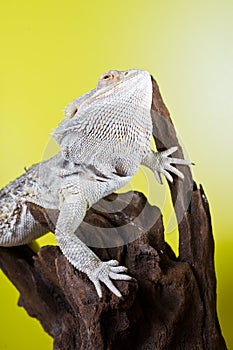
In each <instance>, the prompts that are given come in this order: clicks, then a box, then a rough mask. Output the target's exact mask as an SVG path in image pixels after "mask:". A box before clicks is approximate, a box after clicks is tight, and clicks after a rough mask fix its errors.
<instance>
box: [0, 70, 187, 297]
mask: <svg viewBox="0 0 233 350" xmlns="http://www.w3.org/2000/svg"><path fill="white" fill-rule="evenodd" d="M151 101H152V82H151V77H150V75H149V73H148V72H146V71H141V70H136V69H132V70H127V71H122V72H120V71H116V70H113V71H109V72H107V73H105V74H103V75H102V76H101V77H100V80H99V82H98V84H97V87H96V89H94V90H91V91H90V92H88V93H86V94H85V95H83V96H81V97H79V98H77V99H75V100H74V101H72V102H71V103H70V104H69V105H68V107H67V108H66V118H65V119H64V120H63V121H62V122H61V123H60V125H59V126H58V128H57V129H56V130H55V132H54V134H53V135H52V136H53V137H54V139H55V140H56V141H57V142H58V144H59V145H60V148H61V151H60V152H59V153H58V154H57V155H56V156H55V157H53V158H51V159H49V160H47V161H45V162H41V163H40V164H37V165H35V166H33V167H31V168H30V169H29V170H28V171H27V172H26V173H25V174H24V175H22V176H21V177H19V178H18V179H16V180H15V181H14V182H11V183H10V184H9V185H8V186H6V187H5V188H4V189H2V190H1V192H0V205H1V206H0V220H1V221H0V245H1V246H15V245H20V244H25V243H28V242H30V241H32V240H33V239H35V238H37V237H39V236H41V235H43V234H45V233H46V230H45V229H44V228H43V227H42V226H40V224H39V223H38V222H36V221H35V220H34V218H33V217H32V215H31V214H30V212H29V210H28V208H27V206H26V203H25V202H26V201H29V202H32V203H36V204H38V205H40V206H42V207H43V208H50V209H58V210H59V217H58V220H57V223H56V230H55V235H56V240H57V243H58V245H59V247H60V248H61V250H62V252H63V254H64V255H65V256H66V258H67V259H68V260H69V261H70V263H71V264H72V265H73V266H74V267H76V268H77V269H79V270H80V271H83V272H84V273H86V274H87V276H88V277H89V278H90V280H91V281H92V282H93V283H94V285H95V288H96V291H97V293H98V295H99V297H101V296H102V290H101V285H100V282H103V283H104V284H105V285H106V286H107V287H108V288H109V289H110V290H111V291H112V292H113V293H114V294H116V295H117V296H119V297H120V296H121V293H120V291H119V290H118V289H117V288H116V287H115V285H114V284H113V282H112V280H129V279H130V278H131V277H130V276H128V275H126V274H124V272H126V271H127V269H126V267H124V266H118V262H117V261H116V260H111V261H107V262H102V261H101V260H100V259H99V258H98V257H97V256H96V255H95V254H94V253H93V252H92V251H91V250H90V249H89V248H88V247H87V246H86V245H85V244H84V243H83V242H82V241H80V240H79V239H78V237H77V236H76V235H75V231H76V230H77V228H78V226H79V225H80V224H81V222H82V220H83V218H84V216H85V214H86V211H87V209H88V208H90V207H91V206H92V205H93V204H94V203H96V202H97V201H98V200H99V199H101V198H103V197H105V196H107V195H108V194H110V193H112V192H114V191H115V190H117V189H119V188H121V187H122V186H124V185H125V184H126V183H127V182H129V181H130V180H131V178H132V176H133V175H134V174H135V173H136V172H137V171H138V169H139V166H140V164H143V165H146V166H147V167H149V168H150V169H152V171H153V172H154V174H155V176H156V179H157V180H158V181H159V182H160V183H161V182H162V181H161V176H160V174H163V175H164V176H165V177H166V178H167V179H168V180H169V181H173V178H172V176H171V174H170V173H174V174H175V175H177V176H178V177H180V178H181V179H182V178H183V174H182V173H181V172H180V171H179V170H177V169H176V168H175V167H173V166H172V165H171V164H181V165H187V164H190V163H189V162H188V161H185V160H183V159H177V158H170V157H168V156H169V155H171V154H172V153H173V152H175V151H176V149H177V148H176V147H172V148H170V149H169V150H167V151H165V152H157V153H155V152H153V151H152V150H151V148H150V140H151V136H152V120H151V115H150V108H151Z"/></svg>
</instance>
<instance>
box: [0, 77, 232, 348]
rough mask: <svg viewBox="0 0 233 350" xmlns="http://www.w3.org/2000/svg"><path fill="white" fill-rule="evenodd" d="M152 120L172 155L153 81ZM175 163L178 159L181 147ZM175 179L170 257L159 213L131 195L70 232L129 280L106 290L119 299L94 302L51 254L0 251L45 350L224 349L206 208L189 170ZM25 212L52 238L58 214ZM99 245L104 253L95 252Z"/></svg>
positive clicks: (159, 141) (171, 134) (81, 281)
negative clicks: (47, 345)
mask: <svg viewBox="0 0 233 350" xmlns="http://www.w3.org/2000/svg"><path fill="white" fill-rule="evenodd" d="M152 119H153V125H154V137H155V141H156V145H157V148H158V149H159V150H162V149H165V148H168V147H170V146H174V145H178V146H179V143H178V140H177V137H176V133H175V130H174V126H173V124H172V122H171V119H170V116H169V112H168V110H167V108H166V107H165V105H164V103H163V101H162V98H161V95H160V92H159V89H158V86H157V84H156V82H155V81H154V80H153V103H152ZM177 155H178V156H180V157H182V155H183V154H182V150H181V147H180V146H179V150H178V151H177ZM182 171H183V172H184V173H185V180H184V181H183V182H182V181H180V180H178V179H177V178H175V180H174V183H173V184H172V185H170V191H171V197H172V200H173V204H174V208H175V211H176V214H177V221H178V228H179V257H178V258H177V257H176V256H175V254H174V253H173V251H172V249H171V248H170V247H169V246H168V244H167V243H166V242H165V240H164V229H163V221H162V216H161V214H160V211H159V209H158V208H156V207H153V206H150V205H149V203H148V202H147V200H146V198H145V197H144V195H142V194H141V193H138V192H134V193H133V192H129V193H126V194H121V195H111V196H109V197H107V198H106V199H105V200H102V201H101V202H100V203H98V204H97V205H96V206H95V207H94V208H92V209H90V210H89V211H88V213H87V215H86V217H85V220H84V223H83V224H82V225H81V226H80V228H79V230H78V235H79V237H80V238H82V239H83V240H85V241H86V242H89V243H91V244H92V245H93V246H95V248H93V250H94V251H95V252H96V254H97V255H98V256H99V257H100V258H101V259H103V260H106V259H111V258H114V259H117V260H119V261H120V263H121V264H122V265H126V266H127V267H128V270H129V274H130V275H131V276H133V277H134V279H133V280H132V281H129V282H125V281H116V282H115V283H116V285H117V287H118V288H119V289H120V290H121V292H122V295H123V298H122V299H119V298H117V297H116V296H114V295H113V294H112V293H111V292H110V291H108V290H107V288H105V287H103V299H102V300H101V301H100V300H99V299H98V297H97V294H96V292H95V290H94V286H93V284H92V283H91V282H90V281H89V280H88V278H87V277H86V276H85V275H84V274H82V273H81V272H78V271H76V270H75V269H74V268H73V267H72V266H71V265H70V264H69V263H68V261H67V260H66V258H65V257H64V256H63V255H62V253H61V251H60V250H59V248H58V247H51V246H47V247H43V248H41V249H40V250H39V252H38V254H36V253H34V252H33V251H32V250H31V249H30V248H29V247H27V246H22V247H14V248H0V266H1V268H2V269H3V271H4V272H5V274H6V275H7V276H8V278H9V279H10V280H11V281H12V283H14V285H15V286H16V287H17V289H18V290H19V291H20V295H21V296H20V300H19V305H21V306H23V307H24V308H25V309H26V310H27V312H28V313H29V315H30V316H32V317H36V318H37V319H38V320H39V321H40V322H41V324H42V326H43V327H44V329H45V331H46V332H48V333H49V334H51V335H52V337H54V349H56V350H58V349H62V350H63V349H69V350H72V349H98V350H99V349H114V350H115V349H121V350H122V349H145V350H149V349H153V350H154V349H159V350H160V349H172V350H173V349H174V350H175V349H188V350H192V349H210V350H212V349H221V350H223V349H226V345H225V342H224V339H223V337H222V334H221V330H220V326H219V323H218V317H217V312H216V277H215V270H214V240H213V235H212V228H211V218H210V212H209V206H208V201H207V199H206V196H205V194H204V191H203V189H202V187H201V186H200V188H199V189H198V188H197V186H196V185H195V184H194V185H193V180H192V176H191V172H190V170H189V169H188V167H186V168H185V167H182ZM28 206H29V207H30V210H31V212H32V213H33V215H34V216H35V217H36V218H37V219H38V220H40V222H43V224H45V225H47V226H48V227H49V229H50V230H51V231H54V225H55V222H56V218H57V214H58V213H57V212H54V211H50V212H48V211H47V212H45V210H43V209H42V208H40V207H38V206H35V205H32V204H28ZM110 208H111V210H108V209H110ZM110 229H111V230H110ZM126 243H127V244H126ZM102 246H104V247H107V248H102V249H101V248H96V247H102Z"/></svg>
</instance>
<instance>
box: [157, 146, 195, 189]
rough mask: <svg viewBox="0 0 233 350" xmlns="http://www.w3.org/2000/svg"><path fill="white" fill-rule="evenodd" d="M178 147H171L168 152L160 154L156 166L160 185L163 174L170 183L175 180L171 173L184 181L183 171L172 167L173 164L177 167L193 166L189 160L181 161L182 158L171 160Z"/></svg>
mask: <svg viewBox="0 0 233 350" xmlns="http://www.w3.org/2000/svg"><path fill="white" fill-rule="evenodd" d="M177 149H178V147H176V146H175V147H171V148H169V149H167V150H166V151H163V152H160V153H159V154H158V159H157V164H156V170H155V176H156V179H157V181H158V182H159V183H161V184H162V179H161V175H160V174H163V175H164V176H165V177H166V178H167V180H168V181H170V182H173V178H172V176H171V174H170V173H169V171H170V172H171V173H173V174H175V175H176V176H178V177H179V178H180V179H181V180H183V179H184V175H183V174H182V172H181V171H179V170H178V169H177V168H175V167H174V166H172V165H171V164H176V165H190V164H192V163H191V162H190V161H189V160H185V159H181V158H170V157H169V155H171V154H172V153H174V152H176V151H177Z"/></svg>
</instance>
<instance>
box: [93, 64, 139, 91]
mask: <svg viewBox="0 0 233 350" xmlns="http://www.w3.org/2000/svg"><path fill="white" fill-rule="evenodd" d="M139 72H142V71H139V70H138V69H130V70H125V71H118V70H109V71H107V72H106V73H103V74H102V75H101V76H100V79H99V81H98V83H97V86H96V89H97V90H99V89H102V88H106V87H108V86H111V85H114V84H115V83H119V82H120V81H123V80H128V79H130V78H132V77H133V76H135V75H137V74H138V73H139Z"/></svg>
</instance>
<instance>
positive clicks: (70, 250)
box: [55, 181, 131, 298]
mask: <svg viewBox="0 0 233 350" xmlns="http://www.w3.org/2000/svg"><path fill="white" fill-rule="evenodd" d="M104 185H105V184H104V183H97V182H96V183H95V182H93V181H89V183H86V185H85V187H84V190H82V189H80V191H78V192H77V189H76V191H75V190H71V189H69V190H68V191H67V190H65V191H64V190H63V200H64V201H63V203H62V205H61V208H60V214H59V217H58V221H57V224H56V230H55V235H56V240H57V243H58V245H59V247H60V249H61V250H62V252H63V254H64V255H65V256H66V258H67V259H68V260H69V262H70V263H71V264H72V265H73V266H74V267H75V268H77V269H78V270H80V271H82V272H84V273H86V274H87V276H88V277H89V279H90V280H91V281H92V282H93V283H94V286H95V288H96V291H97V294H98V296H99V297H100V298H101V297H102V290H101V285H100V281H101V282H103V283H104V284H105V285H106V286H107V287H108V288H109V289H110V290H111V291H112V292H113V293H114V294H115V295H117V296H118V297H121V293H120V292H119V290H118V289H117V288H116V287H115V286H114V284H113V282H112V281H111V279H113V280H129V279H131V277H130V276H128V275H125V274H120V273H121V272H126V271H127V268H126V267H124V266H118V265H119V263H118V261H116V260H110V261H107V262H103V261H101V260H100V259H99V258H98V257H97V255H95V254H94V252H93V251H92V250H90V249H89V248H88V247H87V246H86V245H85V244H84V243H83V242H82V241H81V240H80V239H79V238H78V237H77V236H76V235H75V231H76V229H77V228H78V226H79V225H80V224H81V222H82V220H83V218H84V216H85V214H86V210H87V208H88V206H89V201H88V200H87V198H86V195H87V192H90V194H91V193H94V196H96V195H97V196H98V197H100V198H102V197H103V193H101V192H103V189H104ZM110 187H111V186H110ZM85 188H86V189H87V192H86V191H85ZM113 190H114V189H113ZM93 191H94V192H93ZM85 192H86V193H85ZM100 194H102V195H100ZM88 199H90V198H88Z"/></svg>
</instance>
